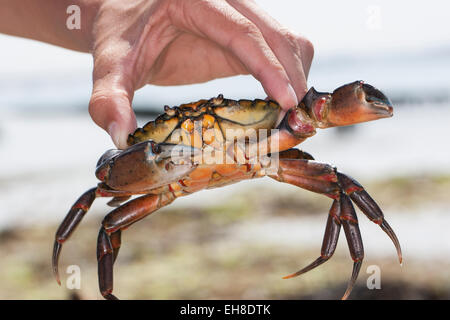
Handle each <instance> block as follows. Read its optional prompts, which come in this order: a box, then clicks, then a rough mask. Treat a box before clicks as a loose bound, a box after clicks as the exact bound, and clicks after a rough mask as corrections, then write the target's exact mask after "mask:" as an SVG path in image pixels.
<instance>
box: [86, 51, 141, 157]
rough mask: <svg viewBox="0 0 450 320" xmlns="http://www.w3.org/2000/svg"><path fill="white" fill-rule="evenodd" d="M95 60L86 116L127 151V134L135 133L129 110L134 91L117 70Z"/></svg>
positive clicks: (118, 69) (133, 121) (134, 123)
mask: <svg viewBox="0 0 450 320" xmlns="http://www.w3.org/2000/svg"><path fill="white" fill-rule="evenodd" d="M104 66H105V64H104V63H103V62H102V61H101V58H100V60H94V87H93V90H92V96H91V100H90V102H89V113H90V114H91V117H92V119H93V120H94V122H95V123H96V124H97V125H99V126H100V127H101V128H103V129H104V130H106V131H107V132H108V134H109V135H110V136H111V139H112V140H113V142H114V144H115V145H116V146H117V147H118V148H119V149H124V148H126V147H127V142H126V141H127V137H128V134H129V133H131V132H133V131H134V129H136V117H135V115H134V112H133V109H132V107H131V101H132V99H133V94H134V89H133V86H132V85H131V81H130V80H128V78H127V77H126V75H125V74H124V73H123V72H121V69H120V68H119V67H114V66H111V65H110V66H108V67H107V68H105V67H104Z"/></svg>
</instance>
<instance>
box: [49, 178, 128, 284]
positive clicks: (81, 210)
mask: <svg viewBox="0 0 450 320" xmlns="http://www.w3.org/2000/svg"><path fill="white" fill-rule="evenodd" d="M117 194H120V198H121V199H125V200H126V198H127V197H129V196H130V193H126V192H115V193H113V194H110V193H109V192H107V191H105V190H102V189H100V188H98V187H94V188H91V189H89V190H88V191H86V192H85V193H83V194H82V195H81V196H80V197H79V198H78V200H77V201H75V203H74V204H73V205H72V207H71V208H70V210H69V212H68V213H67V215H66V217H65V218H64V220H63V221H62V222H61V224H60V225H59V227H58V230H57V231H56V234H55V243H54V246H53V256H52V268H53V274H54V275H55V278H56V281H57V282H58V284H59V285H61V281H60V277H59V271H58V261H59V256H60V253H61V249H62V244H63V243H64V242H65V241H67V239H68V238H69V237H70V236H71V235H72V233H73V232H74V231H75V229H76V228H77V226H78V225H79V224H80V222H81V220H82V219H83V218H84V216H85V214H86V212H88V210H89V208H90V207H91V205H92V203H93V202H94V200H95V198H97V197H111V196H116V195H117ZM122 194H123V196H122ZM116 198H118V197H116ZM116 198H114V199H116ZM114 199H113V200H114ZM113 200H111V201H113ZM119 243H120V236H119ZM119 247H120V245H119Z"/></svg>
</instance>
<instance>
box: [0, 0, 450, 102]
mask: <svg viewBox="0 0 450 320" xmlns="http://www.w3.org/2000/svg"><path fill="white" fill-rule="evenodd" d="M257 2H258V3H259V4H260V6H261V7H262V8H264V9H265V10H266V11H267V12H269V13H270V14H271V15H272V16H273V17H274V18H276V19H277V20H278V21H279V22H281V23H282V24H284V25H286V26H287V27H289V28H291V29H293V30H294V31H296V32H298V33H301V34H303V35H304V36H306V37H307V38H309V39H310V40H311V41H312V42H313V44H314V47H315V59H314V62H313V67H312V69H311V70H312V71H311V76H312V78H313V79H316V80H317V81H321V82H326V80H327V79H326V77H315V78H314V76H315V71H316V70H319V69H320V67H323V66H325V68H328V65H327V64H326V63H325V60H327V59H330V58H333V57H345V58H347V59H353V58H360V57H377V56H382V55H383V56H386V55H391V54H392V55H397V56H398V55H402V54H406V55H408V54H411V53H414V52H419V53H420V52H426V51H427V50H435V51H436V50H437V51H439V50H441V49H442V50H444V51H445V50H446V51H445V52H446V53H447V54H449V55H450V22H449V21H450V1H445V0H440V1H438V0H427V1H388V0H377V1H361V0H346V1H331V0H328V1H324V0H322V1H320V0H314V1H312V0H310V1H295V0H277V1H274V0H257ZM0 48H1V50H0V93H1V95H4V98H1V97H0V104H2V105H5V104H8V103H9V101H10V100H11V101H15V100H17V97H19V96H21V97H20V98H22V96H23V93H22V92H23V91H24V90H23V88H27V92H28V95H29V96H30V100H31V102H30V104H32V102H33V100H35V101H38V100H39V101H41V100H42V101H44V100H49V101H56V103H58V104H60V101H58V99H56V98H55V96H56V95H57V94H58V92H55V90H56V91H58V90H61V93H60V94H61V95H62V94H64V95H67V97H66V98H65V99H66V101H69V100H73V101H75V100H77V99H78V100H77V101H84V100H87V99H88V96H89V93H90V88H91V83H90V81H91V70H92V58H91V57H90V55H88V54H84V53H78V52H74V51H70V50H66V49H62V48H58V47H55V46H51V45H48V44H44V43H40V42H37V41H32V40H27V39H21V38H16V37H10V36H5V35H0ZM448 60H449V61H450V59H448ZM383 63H384V62H381V64H383ZM394 64H396V62H395V63H394ZM412 64H415V62H411V67H412ZM448 65H449V64H448V63H447V64H446V65H445V66H446V67H447V66H448ZM435 67H436V66H435ZM436 68H439V66H437V67H436ZM409 69H410V67H409V66H408V65H405V66H404V67H402V70H401V73H402V74H404V75H405V76H404V77H403V79H402V81H405V83H408V81H409V80H411V75H410V73H411V72H410V70H409ZM422 69H423V70H425V73H424V74H423V76H422V77H423V78H425V79H429V78H430V77H433V75H434V74H435V73H436V72H435V71H428V72H427V66H426V65H423V66H422ZM359 70H362V68H359ZM376 71H377V70H372V71H371V72H372V73H376ZM336 72H338V71H335V73H336ZM339 72H340V71H339ZM399 72H400V71H399ZM379 73H380V72H379ZM445 74H448V72H441V74H440V75H439V76H438V77H437V78H436V80H435V82H437V83H440V82H442V77H443V76H444V77H445ZM360 75H361V76H364V77H369V78H371V77H372V76H371V74H370V72H369V73H364V72H359V73H356V74H355V75H353V73H352V74H349V75H348V78H349V79H350V80H354V79H353V78H354V77H357V78H361V76H360ZM412 76H414V75H412ZM344 78H345V79H341V77H337V79H336V81H333V82H332V83H331V82H330V85H334V83H335V82H336V83H337V82H339V81H343V80H345V81H347V78H346V77H344ZM373 78H374V79H375V78H377V77H373ZM384 78H386V81H389V78H390V76H384ZM364 79H365V78H364ZM375 80H378V79H375ZM61 81H63V82H64V85H65V86H66V87H67V90H66V91H65V90H62V89H60V88H59V87H58V86H61V85H62V84H61ZM236 81H237V83H236ZM240 81H241V80H240V78H237V80H219V81H216V82H212V84H206V85H204V84H202V85H199V86H197V87H195V86H194V87H192V88H194V90H191V89H190V88H180V89H174V91H167V89H165V88H164V89H158V90H159V91H158V92H161V93H162V94H164V95H165V94H166V93H167V95H171V96H184V97H185V99H196V97H197V96H202V97H204V96H208V95H211V94H213V95H215V94H216V93H217V91H218V90H220V92H222V91H225V92H223V93H225V94H226V93H227V92H226V91H227V90H229V92H230V93H231V94H233V95H234V96H236V95H239V96H246V92H256V90H259V91H258V92H259V93H262V94H263V92H262V91H261V90H260V89H261V88H260V87H258V84H255V83H253V82H250V80H248V79H247V80H245V81H244V80H243V81H244V82H242V84H240ZM397 82H399V81H397ZM45 83H48V85H47V86H45V87H43V84H45ZM248 86H251V88H248ZM432 86H435V85H434V82H433V83H432ZM232 87H235V88H234V91H233V90H232ZM195 88H198V89H195ZM221 88H225V89H224V90H221ZM330 89H331V88H330ZM33 90H35V91H37V92H36V95H33V94H34V93H33ZM146 90H147V91H149V90H150V93H148V92H147V91H146ZM151 90H153V89H151V88H150V89H144V90H140V91H142V92H143V95H144V96H145V98H142V100H145V99H147V98H148V96H149V95H153V92H152V91H151ZM2 91H3V92H2ZM140 91H138V93H137V95H136V100H137V101H138V100H139V99H140V95H141V94H140V93H139V92H140ZM146 92H147V93H146ZM169 92H171V93H169ZM172 92H173V94H172ZM164 99H165V98H164V97H163V98H161V102H162V101H163V100H164ZM181 102H183V101H176V102H175V101H174V103H181ZM184 102H185V101H184ZM20 103H22V100H21V101H20ZM158 103H159V102H158ZM167 103H171V101H168V102H167ZM0 107H1V106H0Z"/></svg>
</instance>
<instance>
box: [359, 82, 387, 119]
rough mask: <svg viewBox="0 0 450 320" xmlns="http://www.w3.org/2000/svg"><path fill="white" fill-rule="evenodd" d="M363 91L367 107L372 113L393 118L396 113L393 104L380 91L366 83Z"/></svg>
mask: <svg viewBox="0 0 450 320" xmlns="http://www.w3.org/2000/svg"><path fill="white" fill-rule="evenodd" d="M361 89H362V90H363V92H364V94H365V97H364V98H365V100H366V105H367V106H368V107H369V108H370V109H371V113H374V114H376V115H379V116H384V117H392V115H393V111H394V109H393V107H392V104H391V102H390V101H389V99H388V98H387V97H386V96H385V95H384V94H383V93H382V92H381V91H380V90H378V89H376V88H374V87H373V86H371V85H369V84H365V83H363V84H362V87H361Z"/></svg>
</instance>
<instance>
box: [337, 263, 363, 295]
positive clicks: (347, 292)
mask: <svg viewBox="0 0 450 320" xmlns="http://www.w3.org/2000/svg"><path fill="white" fill-rule="evenodd" d="M361 265H362V261H361V260H360V261H355V263H354V264H353V271H352V277H351V278H350V281H349V282H348V285H347V290H345V293H344V295H343V296H342V298H341V300H347V298H348V296H349V295H350V293H351V292H352V290H353V286H354V285H355V282H356V278H358V274H359V270H361Z"/></svg>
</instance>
